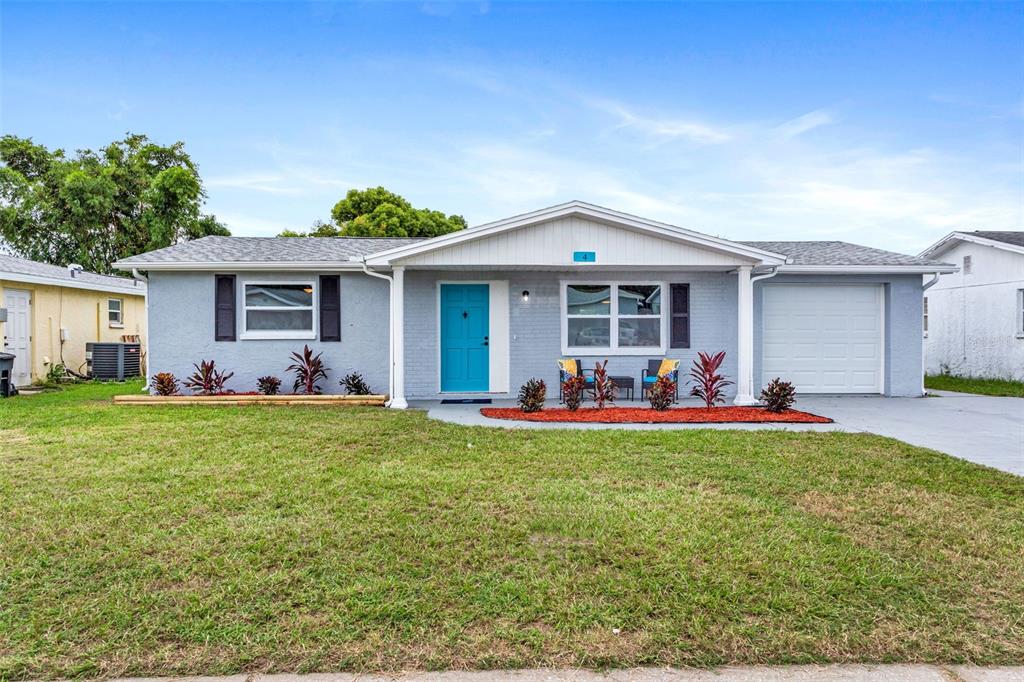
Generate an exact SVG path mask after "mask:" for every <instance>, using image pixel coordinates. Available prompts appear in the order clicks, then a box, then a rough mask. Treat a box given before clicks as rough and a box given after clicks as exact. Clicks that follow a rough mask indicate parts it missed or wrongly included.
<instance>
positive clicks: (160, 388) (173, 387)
mask: <svg viewBox="0 0 1024 682" xmlns="http://www.w3.org/2000/svg"><path fill="white" fill-rule="evenodd" d="M153 390H154V391H155V392H156V394H157V395H176V394H177V393H178V379H177V377H175V376H174V375H173V374H171V373H170V372H159V373H157V374H155V375H154V376H153Z"/></svg>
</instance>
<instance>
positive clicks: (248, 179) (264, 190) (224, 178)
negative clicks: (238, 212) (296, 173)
mask: <svg viewBox="0 0 1024 682" xmlns="http://www.w3.org/2000/svg"><path fill="white" fill-rule="evenodd" d="M288 183H289V180H288V178H286V177H285V176H283V175H280V174H242V175H215V176H212V177H209V178H207V179H206V181H205V184H206V186H207V187H208V188H210V189H221V188H223V189H241V190H246V191H249V192H259V193H260V194H282V195H298V194H302V192H303V190H302V188H301V187H295V186H289V184H288Z"/></svg>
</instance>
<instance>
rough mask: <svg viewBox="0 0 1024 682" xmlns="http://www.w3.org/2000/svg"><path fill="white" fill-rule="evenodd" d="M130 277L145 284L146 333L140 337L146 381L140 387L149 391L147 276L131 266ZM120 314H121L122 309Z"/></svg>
mask: <svg viewBox="0 0 1024 682" xmlns="http://www.w3.org/2000/svg"><path fill="white" fill-rule="evenodd" d="M132 277H134V278H135V279H137V280H138V281H140V282H145V284H146V295H145V296H143V297H142V300H143V304H142V305H143V306H144V308H145V314H146V334H145V336H144V337H143V339H142V346H143V348H144V349H145V353H146V383H145V385H144V386H143V387H142V391H143V392H144V393H145V392H147V391H149V375H150V371H149V365H150V360H151V358H150V357H149V278H148V277H146V276H145V275H143V274H142V273H141V272H139V269H138V268H132ZM121 314H122V315H123V314H124V311H122V313H121Z"/></svg>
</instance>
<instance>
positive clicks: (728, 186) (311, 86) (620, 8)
mask: <svg viewBox="0 0 1024 682" xmlns="http://www.w3.org/2000/svg"><path fill="white" fill-rule="evenodd" d="M0 13H2V16H0V19H2V28H0V31H2V33H0V38H2V45H0V58H2V65H0V76H2V85H0V95H2V101H0V128H2V130H3V132H4V133H13V134H17V135H22V136H30V137H32V138H33V139H35V140H36V141H37V142H40V143H43V144H46V145H47V146H51V147H56V146H59V147H63V148H66V149H76V148H82V147H92V148H95V147H98V146H100V145H102V144H104V143H106V142H109V141H111V140H113V139H116V138H119V137H120V136H122V135H123V134H124V133H125V132H126V131H129V130H130V131H133V132H142V133H146V134H148V135H150V137H152V138H154V139H155V140H158V141H160V142H165V143H169V142H173V141H175V140H183V141H184V142H185V143H186V147H187V149H188V151H189V152H190V153H191V155H192V157H193V159H194V160H195V161H196V162H197V163H198V164H199V167H200V171H201V173H202V175H203V178H204V181H205V185H206V189H207V192H208V194H209V199H208V202H207V209H208V210H210V211H213V212H214V213H216V214H217V216H218V217H219V218H220V219H221V220H223V221H224V222H226V223H227V224H228V226H229V227H230V228H231V229H232V231H233V232H234V233H235V234H245V235H273V234H276V233H277V232H278V231H280V230H281V229H283V228H286V227H288V228H300V229H301V228H305V227H308V226H309V225H310V224H311V223H312V222H313V221H314V220H316V219H318V218H319V219H327V218H328V217H329V215H330V209H331V207H332V206H333V204H334V203H335V202H336V201H337V200H338V199H339V198H340V197H341V196H342V195H343V194H344V192H345V191H346V190H347V189H348V188H350V187H365V186H371V185H384V186H386V187H388V188H390V189H392V190H394V191H397V192H399V193H401V194H403V195H405V196H406V197H407V198H409V199H410V200H411V201H412V202H413V203H414V204H416V205H420V206H426V207H430V208H435V209H439V210H443V211H446V212H449V213H461V214H463V215H465V216H466V218H467V219H468V220H469V221H470V224H477V223H481V222H486V221H489V220H493V219H497V218H502V217H506V216H508V215H513V214H515V213H519V212H523V211H528V210H532V209H536V208H540V207H543V206H547V205H551V204H555V203H560V202H563V201H567V200H570V199H583V200H586V201H592V202H595V203H598V204H602V205H605V206H609V207H611V208H615V209H619V210H623V211H627V212H631V213H635V214H638V215H642V216H644V217H649V218H655V219H659V220H664V221H666V222H670V223H674V224H677V225H681V226H684V227H687V228H691V229H697V230H702V231H705V232H709V233H712V234H717V235H721V236H724V237H729V238H734V239H844V240H848V241H856V242H860V243H865V244H870V245H873V246H879V247H882V248H890V249H893V250H898V251H905V252H916V251H917V250H919V249H921V248H923V247H924V246H926V245H928V244H929V243H931V242H932V241H935V240H936V239H938V238H939V237H941V236H942V235H943V234H945V233H946V232H948V231H950V230H953V229H1014V228H1016V229H1022V227H1021V226H1022V224H1024V194H1022V186H1024V182H1022V176H1024V171H1022V159H1024V92H1022V83H1024V77H1022V76H1024V4H1019V3H1018V4H1009V3H1006V4H973V3H972V4H968V3H962V4H929V5H918V4H895V5H889V4H862V5H843V4H819V5H811V4H799V5H779V4H775V5H753V4H697V5H690V4H687V5H680V4H641V3H619V4H590V3H588V4H583V3H571V4H510V3H499V2H493V3H484V4H480V3H433V2H428V3H402V4H379V3H354V4H348V3H294V4H287V3H261V4H256V3H249V4H232V3H211V4H206V3H197V2H193V3H181V4H164V3H148V2H147V3H135V4H97V3H73V4H44V3H31V4H19V3H12V2H4V3H3V4H2V5H0Z"/></svg>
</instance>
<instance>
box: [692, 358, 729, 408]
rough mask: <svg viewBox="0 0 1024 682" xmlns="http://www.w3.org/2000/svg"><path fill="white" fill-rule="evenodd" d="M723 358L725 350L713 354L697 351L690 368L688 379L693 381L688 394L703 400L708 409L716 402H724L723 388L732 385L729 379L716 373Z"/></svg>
mask: <svg viewBox="0 0 1024 682" xmlns="http://www.w3.org/2000/svg"><path fill="white" fill-rule="evenodd" d="M723 360H725V351H720V352H718V353H715V354H714V355H708V354H707V353H697V359H696V360H694V361H693V368H692V369H691V370H690V379H692V381H693V389H692V390H691V391H690V395H692V396H695V397H697V398H700V399H701V400H703V401H704V404H705V405H706V406H707V408H708V409H709V410H710V409H711V408H712V407H714V406H715V405H716V404H717V403H724V402H725V395H724V393H725V391H724V389H725V387H726V386H731V385H732V382H731V381H729V380H728V379H726V378H725V377H724V376H722V375H721V374H719V373H718V369H719V368H720V367H721V366H722V361H723Z"/></svg>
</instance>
